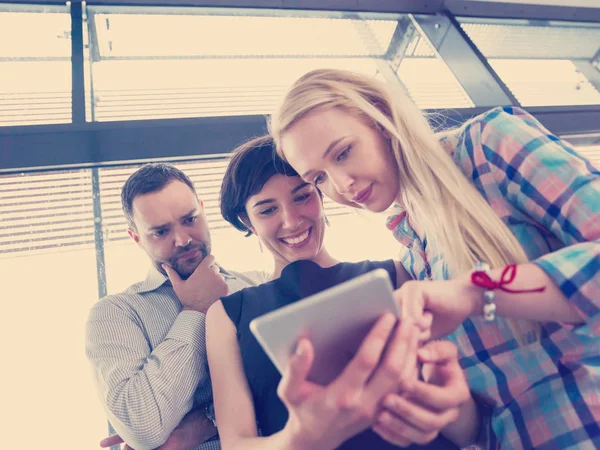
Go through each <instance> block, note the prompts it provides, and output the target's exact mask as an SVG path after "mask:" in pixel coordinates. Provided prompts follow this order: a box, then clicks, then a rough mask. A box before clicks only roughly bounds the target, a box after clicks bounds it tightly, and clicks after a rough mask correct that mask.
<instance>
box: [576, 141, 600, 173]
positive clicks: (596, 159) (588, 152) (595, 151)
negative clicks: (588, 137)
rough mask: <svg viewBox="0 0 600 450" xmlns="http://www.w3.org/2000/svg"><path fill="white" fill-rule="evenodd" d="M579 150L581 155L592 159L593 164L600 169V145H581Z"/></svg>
mask: <svg viewBox="0 0 600 450" xmlns="http://www.w3.org/2000/svg"><path fill="white" fill-rule="evenodd" d="M577 151H578V152H579V154H580V155H581V156H583V157H584V158H587V159H589V160H590V162H591V163H592V165H593V166H594V167H595V168H596V169H599V170H600V145H591V146H585V147H583V146H580V147H577Z"/></svg>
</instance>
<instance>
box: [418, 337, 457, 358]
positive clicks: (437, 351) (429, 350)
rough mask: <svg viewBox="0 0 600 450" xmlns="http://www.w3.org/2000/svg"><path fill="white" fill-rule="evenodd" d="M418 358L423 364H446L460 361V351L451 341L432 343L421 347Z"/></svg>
mask: <svg viewBox="0 0 600 450" xmlns="http://www.w3.org/2000/svg"><path fill="white" fill-rule="evenodd" d="M417 356H418V357H419V361H421V362H422V363H435V364H444V363H448V362H453V361H458V350H457V349H456V345H454V344H453V343H452V342H450V341H432V342H429V343H428V344H426V345H424V346H423V347H421V348H420V349H419V350H418V352H417Z"/></svg>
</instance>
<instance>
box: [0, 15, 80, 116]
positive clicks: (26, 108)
mask: <svg viewBox="0 0 600 450" xmlns="http://www.w3.org/2000/svg"><path fill="white" fill-rule="evenodd" d="M31 30H35V33H32V31H31ZM70 30H71V19H70V16H69V14H68V11H67V8H66V7H64V6H52V7H42V6H35V7H34V6H28V5H20V6H18V5H2V6H0V126H9V125H29V124H47V123H67V122H70V121H71V64H70V58H71V31H70Z"/></svg>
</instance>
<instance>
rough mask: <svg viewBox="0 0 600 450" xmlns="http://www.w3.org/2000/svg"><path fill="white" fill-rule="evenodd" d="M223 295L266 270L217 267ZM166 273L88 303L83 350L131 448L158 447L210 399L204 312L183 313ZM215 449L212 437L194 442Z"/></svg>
mask: <svg viewBox="0 0 600 450" xmlns="http://www.w3.org/2000/svg"><path fill="white" fill-rule="evenodd" d="M221 272H222V273H223V275H224V277H225V280H226V282H227V284H228V286H229V293H233V292H236V291H238V290H240V289H243V288H245V287H248V286H253V285H256V284H260V283H262V282H263V281H264V280H265V277H264V274H262V273H260V272H250V273H246V274H240V273H235V272H226V271H225V270H223V269H221ZM181 309H182V305H181V302H180V301H179V300H178V298H177V295H176V294H175V291H174V290H173V287H172V285H171V282H170V281H169V280H168V278H167V277H166V276H165V275H163V274H161V273H160V272H159V271H158V270H156V269H155V268H154V267H152V268H151V269H150V271H149V273H148V276H147V278H146V279H145V280H144V281H142V282H140V283H136V284H134V285H133V286H130V287H129V288H128V289H127V290H126V291H125V292H122V293H120V294H115V295H109V296H107V297H104V298H103V299H102V300H100V301H98V302H97V303H96V304H95V305H94V307H93V308H92V309H91V311H90V314H89V318H88V322H87V325H86V354H87V357H88V359H89V361H90V362H91V365H92V369H93V373H94V377H95V381H96V386H97V390H98V394H99V396H100V399H101V401H102V404H103V406H104V409H105V411H106V414H107V416H108V418H109V420H110V422H111V424H112V425H113V427H114V429H115V430H116V432H117V434H119V436H121V437H122V438H123V439H124V440H125V442H127V443H128V444H129V445H130V446H131V447H133V448H135V449H136V450H145V449H153V448H156V447H158V446H160V445H162V444H163V443H164V442H165V441H166V440H167V438H168V437H169V435H170V434H171V433H172V431H173V430H174V429H175V428H176V427H177V425H178V424H179V422H180V421H181V419H182V418H183V417H184V416H185V415H186V414H187V413H188V412H189V411H190V410H191V409H192V408H193V407H197V406H200V405H203V404H206V403H208V402H210V401H212V388H211V383H210V378H209V373H208V361H207V356H206V343H205V314H203V313H200V312H196V311H182V310H181ZM197 449H201V450H219V449H220V445H219V441H218V439H217V440H215V439H213V440H209V441H207V442H205V443H204V444H202V445H201V446H199V447H197Z"/></svg>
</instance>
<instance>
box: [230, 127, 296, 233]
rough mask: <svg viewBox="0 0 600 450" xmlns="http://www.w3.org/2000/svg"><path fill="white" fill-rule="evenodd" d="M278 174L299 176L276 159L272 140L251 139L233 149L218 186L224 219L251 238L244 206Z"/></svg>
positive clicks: (280, 160) (290, 167)
mask: <svg viewBox="0 0 600 450" xmlns="http://www.w3.org/2000/svg"><path fill="white" fill-rule="evenodd" d="M277 174H281V175H285V176H288V177H297V176H299V175H298V172H296V171H295V170H294V169H293V168H292V166H290V165H289V164H288V163H286V162H285V161H283V160H282V159H281V158H280V157H279V156H277V152H276V151H275V143H274V142H273V138H272V137H271V136H261V137H258V138H254V139H251V140H249V141H247V142H245V143H244V144H242V145H240V146H239V147H238V148H236V149H235V150H234V151H233V152H232V156H231V159H230V161H229V165H228V166H227V170H226V171H225V175H224V177H223V183H222V184H221V196H220V206H221V215H222V216H223V219H225V220H226V221H227V222H229V223H230V224H231V225H233V226H234V227H235V228H237V229H238V230H240V231H245V232H246V233H247V234H246V236H250V235H251V234H252V232H251V231H250V229H249V228H248V226H247V222H248V213H247V211H246V202H247V201H248V199H249V198H250V197H252V196H253V195H256V194H258V193H259V192H260V191H261V190H262V188H263V186H264V185H265V184H266V183H267V181H269V179H271V177H272V176H273V175H277ZM244 221H246V223H244Z"/></svg>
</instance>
